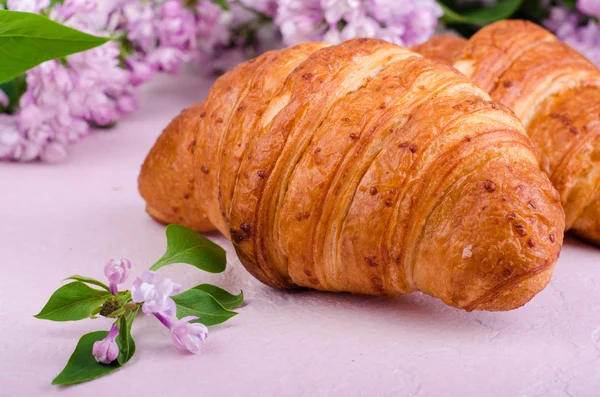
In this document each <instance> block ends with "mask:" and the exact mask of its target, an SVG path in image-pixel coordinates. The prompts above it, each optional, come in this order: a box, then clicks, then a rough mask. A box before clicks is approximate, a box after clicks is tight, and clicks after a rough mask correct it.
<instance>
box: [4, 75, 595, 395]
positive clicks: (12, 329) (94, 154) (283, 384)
mask: <svg viewBox="0 0 600 397" xmlns="http://www.w3.org/2000/svg"><path fill="white" fill-rule="evenodd" d="M209 85H210V81H204V80H201V79H199V78H198V77H193V76H184V77H182V78H178V79H167V78H161V79H157V81H156V82H155V83H153V84H152V85H150V86H149V87H147V88H146V89H145V90H144V91H143V93H142V100H141V108H140V111H139V112H138V113H136V114H135V115H134V116H133V117H131V118H129V119H128V120H125V121H124V122H122V123H121V124H120V125H119V126H118V127H117V128H116V129H114V130H110V131H105V132H99V133H97V134H95V135H93V136H91V137H89V138H88V139H86V140H85V141H84V142H82V143H81V144H79V145H77V146H75V147H73V148H72V150H71V156H70V159H69V161H68V162H67V163H66V164H61V165H56V166H47V165H39V164H31V165H13V164H9V165H6V164H2V165H0V181H1V182H2V192H1V193H0V219H1V221H0V225H1V226H0V260H1V263H2V265H1V266H2V277H0V320H1V324H2V325H1V326H0V353H1V358H0V396H2V397H4V396H11V397H12V396H46V395H52V396H54V395H60V396H65V397H67V396H77V397H81V396H84V397H86V396H90V397H91V396H111V397H119V396H197V395H205V396H211V397H216V396H239V395H245V396H297V395H306V396H366V395H369V396H383V395H395V396H442V395H444V396H461V397H471V396H477V397H479V396H545V397H552V396H599V395H600V249H596V248H593V247H590V246H586V245H584V244H582V243H579V242H577V241H576V240H572V239H567V242H566V244H565V247H564V249H563V252H562V256H561V259H560V261H559V263H558V266H557V269H556V272H555V275H554V278H553V280H552V282H551V283H550V285H549V286H548V287H547V288H546V289H545V290H544V291H543V292H542V293H540V294H539V295H538V296H537V297H536V298H535V299H534V300H533V301H532V302H530V303H529V304H528V305H526V306H525V307H524V308H521V309H519V310H516V311H512V312H506V313H485V312H474V313H466V312H462V311H459V310H455V309H452V308H450V307H447V306H445V305H444V304H442V303H441V302H439V301H437V300H435V299H432V298H429V297H427V296H423V295H421V294H412V295H407V296H403V297H398V298H393V299H385V298H374V297H363V296H352V295H347V294H328V293H318V292H308V291H302V292H291V293H290V292H285V291H276V290H273V289H270V288H268V287H265V286H263V285H262V284H260V283H259V282H258V281H256V280H254V279H253V278H252V277H251V276H250V275H249V274H248V273H247V272H246V271H245V270H244V268H243V266H242V265H241V264H240V263H239V261H238V260H237V258H236V256H235V252H234V250H233V248H232V246H231V244H230V243H229V242H228V241H227V240H225V239H224V238H223V237H221V236H219V235H217V234H211V235H209V237H210V238H212V239H213V240H214V241H216V242H217V243H219V244H221V245H222V246H223V247H224V248H225V249H227V252H228V270H227V271H226V273H225V274H221V275H210V274H207V273H204V272H201V271H198V270H197V269H195V268H192V267H189V266H186V265H174V266H171V267H168V268H164V269H161V270H160V273H162V274H163V275H164V276H166V277H170V278H172V279H174V280H175V281H178V282H180V283H182V284H183V285H184V286H185V287H192V286H194V285H197V284H200V283H204V282H213V283H215V284H217V285H220V286H222V287H224V288H227V289H229V290H230V291H234V292H237V291H239V290H240V289H242V290H243V291H244V293H245V295H246V305H245V306H244V307H242V308H240V309H239V313H240V314H239V315H238V316H236V317H235V318H233V319H232V320H230V321H229V322H227V323H225V324H222V325H219V326H215V327H212V328H211V333H210V335H209V338H208V340H207V342H206V344H205V346H204V349H203V352H202V353H201V354H199V355H196V356H194V355H186V354H182V353H180V352H179V351H178V350H177V349H176V348H175V347H174V346H173V345H172V344H171V341H170V337H169V334H168V332H167V330H166V329H165V328H163V326H162V325H161V324H160V323H159V322H158V321H156V320H155V319H153V318H150V317H140V318H138V320H137V321H136V323H135V325H134V328H133V337H134V338H135V340H136V343H137V353H136V355H135V357H134V358H133V359H132V361H131V362H130V363H128V364H127V366H126V367H125V368H122V369H121V370H119V371H117V372H115V373H113V374H111V375H109V376H106V377H104V378H100V379H98V380H95V381H92V382H90V383H87V384H82V385H77V386H74V387H67V388H59V387H55V386H51V385H50V381H51V380H52V379H53V377H54V376H56V375H57V374H58V373H59V372H60V370H61V369H62V368H63V366H64V365H65V363H66V362H67V360H68V358H69V356H70V354H71V352H72V350H73V348H74V347H75V344H76V342H77V340H78V339H79V337H80V336H81V335H82V334H84V333H87V332H91V331H94V330H99V329H108V328H109V326H110V321H108V320H106V319H103V318H101V319H97V320H94V321H81V322H76V323H54V322H49V321H41V320H36V319H34V318H33V317H32V315H33V314H35V313H37V312H38V311H39V310H40V309H41V308H42V306H43V305H44V304H45V302H46V300H47V299H48V297H49V296H50V295H51V293H52V292H53V291H54V290H55V289H56V288H58V287H59V286H60V283H61V280H62V279H63V278H65V277H68V276H70V275H72V274H76V273H78V274H83V275H89V276H93V277H98V278H102V277H103V275H102V266H103V264H104V262H105V261H106V260H107V259H108V258H110V257H117V258H119V257H126V258H129V259H131V261H132V262H133V273H134V274H135V273H138V274H139V273H141V272H142V271H143V270H145V269H147V267H148V266H150V265H151V264H152V263H153V261H154V260H156V259H157V258H159V257H160V256H161V255H162V253H163V252H164V248H165V237H164V227H163V226H162V225H159V224H158V223H155V222H154V221H152V220H151V219H150V218H149V217H148V216H147V215H146V214H145V212H144V203H143V200H142V199H141V198H140V196H139V195H138V193H137V186H136V179H137V175H138V171H139V167H140V165H141V163H142V161H143V159H144V157H145V155H146V153H147V151H148V150H149V148H150V147H151V145H152V144H153V143H154V140H155V139H156V137H157V136H158V134H159V133H160V131H161V130H162V128H163V127H164V126H166V125H167V123H168V122H169V121H170V119H171V118H172V117H173V116H175V115H176V114H177V113H178V112H179V110H181V109H182V108H184V107H186V106H187V105H190V104H192V103H194V102H196V101H198V100H201V99H202V98H203V97H204V96H205V95H206V91H207V89H208V87H209ZM131 282H132V278H131V279H130V280H129V282H128V283H127V284H126V286H127V287H130V285H131Z"/></svg>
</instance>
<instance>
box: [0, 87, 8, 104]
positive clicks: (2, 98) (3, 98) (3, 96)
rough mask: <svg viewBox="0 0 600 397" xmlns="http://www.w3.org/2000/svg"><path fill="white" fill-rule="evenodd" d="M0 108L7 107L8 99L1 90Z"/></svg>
mask: <svg viewBox="0 0 600 397" xmlns="http://www.w3.org/2000/svg"><path fill="white" fill-rule="evenodd" d="M0 106H4V107H7V106H8V97H7V96H6V94H5V93H4V91H2V90H0Z"/></svg>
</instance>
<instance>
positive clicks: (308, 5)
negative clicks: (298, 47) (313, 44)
mask: <svg viewBox="0 0 600 397" xmlns="http://www.w3.org/2000/svg"><path fill="white" fill-rule="evenodd" d="M275 23H276V24H277V25H278V26H279V28H280V29H281V34H282V35H283V41H284V42H285V44H287V45H294V44H298V43H301V42H303V41H318V40H319V39H321V38H322V37H323V36H324V35H325V33H326V31H327V29H328V28H327V25H326V23H325V15H324V10H323V7H321V2H320V1H319V0H308V1H302V0H281V1H280V2H279V8H278V9H277V15H276V17H275Z"/></svg>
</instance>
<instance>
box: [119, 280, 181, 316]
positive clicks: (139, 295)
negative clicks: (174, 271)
mask: <svg viewBox="0 0 600 397" xmlns="http://www.w3.org/2000/svg"><path fill="white" fill-rule="evenodd" d="M179 292H181V285H179V284H176V283H174V282H173V281H171V280H170V279H168V278H161V277H159V276H158V275H157V274H156V272H153V271H150V270H148V271H146V272H144V273H143V274H142V277H138V278H136V279H135V281H134V282H133V288H132V289H131V298H132V299H133V301H134V302H136V303H143V306H142V311H143V312H144V314H150V313H159V314H163V315H166V316H173V315H175V312H176V306H175V301H174V300H173V299H172V298H170V297H171V296H173V295H176V294H178V293H179Z"/></svg>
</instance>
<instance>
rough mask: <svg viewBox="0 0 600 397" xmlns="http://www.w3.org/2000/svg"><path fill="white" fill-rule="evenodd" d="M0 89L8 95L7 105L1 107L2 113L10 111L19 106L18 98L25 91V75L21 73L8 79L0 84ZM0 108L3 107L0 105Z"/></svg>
mask: <svg viewBox="0 0 600 397" xmlns="http://www.w3.org/2000/svg"><path fill="white" fill-rule="evenodd" d="M0 90H2V91H4V93H5V94H6V96H7V97H8V107H7V108H5V109H3V113H12V112H14V110H15V109H16V108H17V107H18V106H19V100H20V99H21V97H22V96H23V94H24V93H25V92H26V91H27V76H26V75H24V74H22V75H19V76H17V77H15V78H14V79H12V80H10V81H6V82H4V83H1V84H0ZM0 108H3V106H2V105H0Z"/></svg>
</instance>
